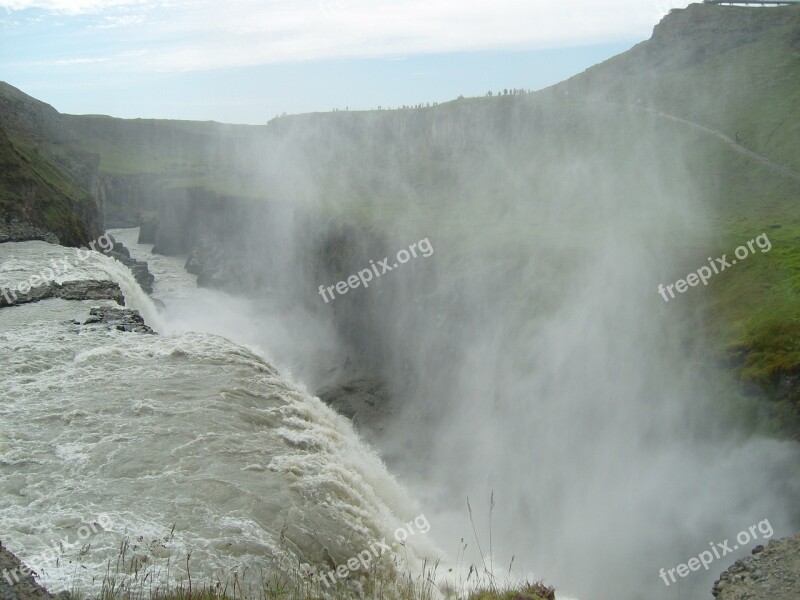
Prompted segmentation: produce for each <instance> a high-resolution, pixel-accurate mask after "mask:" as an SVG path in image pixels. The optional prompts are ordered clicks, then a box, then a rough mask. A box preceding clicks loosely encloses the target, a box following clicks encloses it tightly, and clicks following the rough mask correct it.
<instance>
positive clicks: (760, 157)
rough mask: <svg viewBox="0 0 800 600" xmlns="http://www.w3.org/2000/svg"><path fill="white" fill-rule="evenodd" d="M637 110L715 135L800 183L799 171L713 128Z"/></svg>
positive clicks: (745, 154)
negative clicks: (748, 147)
mask: <svg viewBox="0 0 800 600" xmlns="http://www.w3.org/2000/svg"><path fill="white" fill-rule="evenodd" d="M636 108H639V109H641V110H646V111H647V112H650V113H653V114H655V115H658V116H659V117H663V118H665V119H670V120H672V121H676V122H678V123H683V124H684V125H689V126H690V127H694V128H695V129H700V130H702V131H704V132H706V133H709V134H711V135H713V136H714V137H716V138H719V139H720V140H722V141H723V142H725V143H726V144H728V145H729V146H730V147H731V148H732V149H733V150H734V151H736V152H738V153H739V154H742V155H744V156H747V157H748V158H751V159H753V160H755V161H758V162H760V163H762V164H764V165H766V166H768V167H770V168H771V169H773V170H775V171H778V172H779V173H782V174H783V175H786V176H788V177H791V178H792V179H795V180H797V181H800V173H798V172H797V171H794V170H792V169H790V168H788V167H785V166H783V165H781V164H779V163H776V162H775V161H774V160H771V159H769V158H767V157H766V156H764V155H763V154H759V153H758V152H753V151H752V150H748V149H747V148H745V147H744V146H742V145H741V144H739V143H737V142H736V140H734V139H733V138H731V137H729V136H727V135H725V134H724V133H722V132H721V131H718V130H716V129H712V128H711V127H706V126H705V125H701V124H700V123H696V122H694V121H690V120H688V119H683V118H681V117H676V116H675V115H671V114H669V113H665V112H664V111H661V110H657V109H654V108H646V107H643V106H637V107H636Z"/></svg>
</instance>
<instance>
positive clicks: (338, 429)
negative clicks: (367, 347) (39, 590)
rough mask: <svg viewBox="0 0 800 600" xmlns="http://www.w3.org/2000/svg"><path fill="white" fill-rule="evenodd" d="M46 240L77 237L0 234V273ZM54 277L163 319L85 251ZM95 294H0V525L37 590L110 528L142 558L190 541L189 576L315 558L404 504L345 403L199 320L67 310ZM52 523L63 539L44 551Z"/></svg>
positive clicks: (103, 556)
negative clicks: (309, 388) (149, 330)
mask: <svg viewBox="0 0 800 600" xmlns="http://www.w3.org/2000/svg"><path fill="white" fill-rule="evenodd" d="M62 258H68V259H70V260H72V259H73V258H76V259H77V253H76V252H75V251H74V250H72V249H66V248H60V247H57V246H51V245H49V244H45V243H43V242H26V243H23V244H4V245H0V286H9V285H18V284H19V283H21V282H24V281H27V279H28V278H29V277H30V274H32V273H38V272H39V271H40V270H41V269H42V268H43V267H46V266H47V264H48V263H49V261H50V260H51V259H57V260H60V259H62ZM58 277H59V281H66V280H74V279H81V278H83V279H111V280H114V281H116V282H117V283H119V285H120V287H121V288H122V290H123V293H124V294H125V297H126V300H127V302H128V304H129V306H132V307H133V308H136V309H138V310H140V311H141V312H142V314H143V316H144V317H145V319H146V320H147V322H148V324H150V325H151V326H152V325H153V324H156V325H157V326H158V327H164V324H163V323H160V322H159V316H158V312H157V310H156V308H155V306H154V305H153V303H152V301H151V300H150V299H149V298H148V297H147V296H146V295H144V294H143V293H142V292H141V289H139V287H138V285H136V282H135V281H134V280H133V278H132V276H131V274H130V271H129V270H128V269H127V268H126V267H124V266H123V265H121V264H120V263H118V262H117V261H114V260H112V259H109V258H107V257H104V256H101V255H97V254H96V253H91V256H88V257H86V258H85V259H84V260H80V261H76V262H74V264H73V265H72V268H71V269H69V270H65V272H64V273H60V274H59V275H58ZM97 305H113V303H112V302H108V301H105V302H103V301H101V302H68V301H64V300H60V299H51V300H46V301H42V302H39V303H36V304H27V305H22V306H17V307H12V308H7V309H3V310H0V365H2V367H0V369H1V370H2V382H3V385H2V388H0V480H2V481H3V484H2V487H3V492H4V493H3V494H2V495H0V519H2V522H3V523H4V532H3V533H4V539H3V542H4V543H6V544H7V545H8V547H9V548H10V549H11V550H12V551H14V552H16V553H17V554H18V555H19V556H20V558H21V559H22V560H24V561H26V562H28V563H29V564H30V566H31V567H33V568H34V569H35V570H36V571H37V572H39V573H40V575H41V580H42V581H43V583H45V584H46V585H48V586H49V587H50V588H51V589H52V590H54V591H57V590H59V589H64V588H67V587H70V586H72V585H75V582H76V580H77V581H79V582H81V585H85V586H87V587H93V586H94V587H96V586H97V585H98V583H99V581H100V579H102V576H103V573H104V572H105V563H106V561H108V560H109V559H111V560H112V562H113V560H115V559H116V557H117V553H118V548H119V544H120V541H121V540H122V539H123V538H130V539H131V540H133V543H134V544H136V545H137V550H136V551H137V552H140V553H142V554H143V555H146V556H148V557H149V560H151V561H158V560H163V559H165V557H167V556H172V557H173V559H175V564H173V565H172V570H171V576H172V577H177V578H180V577H181V575H182V571H181V566H182V565H183V564H185V562H184V561H185V557H186V555H187V554H189V553H191V555H192V576H193V578H194V579H195V580H198V579H201V578H203V577H211V576H213V575H215V574H216V575H220V574H221V575H222V577H225V576H226V575H225V574H226V573H227V574H228V576H229V575H230V573H231V570H233V569H242V568H249V569H250V572H251V573H253V572H259V571H263V570H265V569H269V568H270V567H283V568H286V567H287V565H291V566H294V567H296V566H297V565H299V564H308V565H312V566H316V567H319V568H320V569H326V570H327V569H330V568H332V567H333V566H334V565H338V564H343V563H345V562H346V561H347V560H348V559H350V558H352V557H354V556H355V555H356V554H357V553H358V552H360V551H361V550H363V549H365V548H368V547H369V546H370V544H372V543H373V542H375V541H379V540H381V539H383V538H388V539H391V536H392V535H393V532H394V531H395V529H396V528H397V527H398V526H399V525H401V524H402V523H403V522H406V521H408V520H410V519H413V518H414V517H415V516H417V515H418V514H420V512H421V511H420V510H419V508H418V507H417V506H416V504H415V503H414V502H413V501H412V499H411V498H410V497H409V496H408V494H407V493H406V491H405V490H404V489H403V487H402V486H400V485H399V484H398V483H397V481H396V480H395V479H394V477H392V476H391V475H390V474H389V473H388V471H387V470H386V468H385V467H384V465H383V463H382V461H381V459H380V458H379V457H378V456H377V454H376V453H375V452H374V451H373V450H372V449H371V448H369V447H368V446H366V445H365V444H364V443H363V442H362V441H361V440H360V439H359V437H358V436H357V434H356V433H355V432H354V430H353V428H352V425H351V423H350V422H349V421H348V420H347V419H345V418H343V417H341V416H339V415H338V414H336V413H335V412H334V411H333V410H331V409H330V408H328V407H327V406H325V405H324V404H323V403H322V402H320V401H319V400H318V399H317V398H313V397H311V396H309V395H308V394H306V393H305V392H304V391H303V390H302V389H301V388H299V387H297V386H295V385H294V384H292V383H291V382H290V381H288V380H286V379H285V378H283V377H282V376H281V375H280V374H279V373H278V372H277V371H276V370H275V369H274V368H273V367H272V366H271V365H270V364H268V363H267V362H265V361H264V359H263V358H262V357H261V356H259V355H258V354H257V353H256V352H253V351H251V350H249V349H246V348H244V347H242V346H239V345H237V344H235V343H233V342H231V341H228V340H226V339H224V338H221V337H218V336H215V335H210V334H207V333H186V334H183V335H179V336H172V337H167V336H150V335H140V334H133V333H126V332H121V331H116V330H109V329H108V328H106V327H104V326H80V325H76V324H75V323H73V319H76V318H78V319H82V318H85V316H86V315H87V314H88V310H89V308H91V307H92V306H97ZM98 523H100V524H101V526H98ZM173 525H174V528H175V529H174V537H170V534H169V532H170V529H171V528H172V527H173ZM88 531H91V535H90V536H89V537H87V538H86V539H84V538H80V537H79V532H83V533H85V532H88ZM59 540H61V541H62V544H61V545H62V546H63V548H64V552H63V554H62V553H61V551H59V552H49V553H48V548H50V547H52V546H53V545H54V544H55V545H57V544H58V541H59ZM166 540H169V541H166ZM86 544H89V546H88V548H86V549H85V551H84V550H82V548H83V547H84V546H85V545H86ZM436 554H437V551H436V549H435V548H434V546H433V544H432V542H431V541H430V539H429V538H426V536H424V535H418V536H414V537H411V538H409V540H408V541H407V542H406V547H405V549H404V551H403V555H402V557H403V558H405V559H406V560H407V561H408V564H409V566H413V565H415V564H416V562H417V560H418V559H419V558H421V557H431V556H434V555H436ZM83 567H86V568H83ZM356 578H357V576H354V577H353V579H356Z"/></svg>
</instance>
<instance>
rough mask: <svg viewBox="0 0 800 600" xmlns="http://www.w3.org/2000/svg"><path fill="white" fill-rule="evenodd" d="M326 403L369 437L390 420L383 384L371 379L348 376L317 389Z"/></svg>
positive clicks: (387, 395)
mask: <svg viewBox="0 0 800 600" xmlns="http://www.w3.org/2000/svg"><path fill="white" fill-rule="evenodd" d="M317 396H318V397H319V399H320V400H322V401H323V402H324V403H325V404H327V405H329V406H330V407H331V408H333V409H334V410H336V412H338V413H339V414H341V415H344V416H345V417H347V418H349V419H351V420H352V421H353V424H354V425H356V427H357V428H358V431H359V432H360V433H361V434H362V435H364V436H365V437H366V438H367V439H368V440H371V439H372V438H373V437H374V436H375V435H377V434H379V433H380V432H381V431H383V429H384V428H385V426H386V423H389V422H390V421H391V405H390V403H389V394H388V391H387V389H386V386H385V385H384V384H383V383H381V382H379V381H377V380H371V379H364V378H359V379H351V380H348V381H345V382H342V383H338V384H335V385H331V386H328V387H326V388H323V389H321V390H319V391H318V392H317Z"/></svg>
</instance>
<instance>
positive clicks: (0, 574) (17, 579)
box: [0, 543, 54, 600]
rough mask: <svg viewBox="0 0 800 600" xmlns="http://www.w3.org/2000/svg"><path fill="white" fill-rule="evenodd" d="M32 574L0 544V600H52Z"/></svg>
mask: <svg viewBox="0 0 800 600" xmlns="http://www.w3.org/2000/svg"><path fill="white" fill-rule="evenodd" d="M53 598H54V596H52V595H51V594H50V593H49V592H48V591H47V590H46V589H44V588H43V587H42V586H40V585H39V584H38V583H36V580H35V579H34V577H33V574H32V572H31V571H30V570H29V569H28V568H27V567H26V566H25V565H23V564H22V563H21V562H20V561H19V559H18V558H17V557H16V556H14V555H13V554H12V553H11V552H9V551H8V550H6V549H5V548H3V547H2V543H0V600H52V599H53Z"/></svg>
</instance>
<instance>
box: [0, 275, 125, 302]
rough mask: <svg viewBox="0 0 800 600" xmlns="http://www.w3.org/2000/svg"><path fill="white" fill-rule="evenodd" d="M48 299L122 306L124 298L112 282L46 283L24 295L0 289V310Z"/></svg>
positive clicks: (17, 291)
mask: <svg viewBox="0 0 800 600" xmlns="http://www.w3.org/2000/svg"><path fill="white" fill-rule="evenodd" d="M48 298H61V299H62V300H113V301H114V302H116V303H117V304H120V305H124V304H125V297H124V296H123V295H122V290H120V289H119V285H118V284H117V283H116V282H114V281H95V280H88V281H65V282H64V283H56V282H52V283H46V284H44V285H40V286H37V287H35V288H31V289H30V290H29V291H28V292H26V293H24V294H23V293H21V292H20V291H19V290H13V289H0V308H6V307H9V306H17V305H19V304H28V303H30V302H39V301H40V300H47V299H48Z"/></svg>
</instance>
